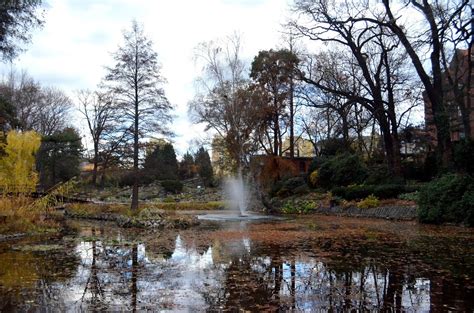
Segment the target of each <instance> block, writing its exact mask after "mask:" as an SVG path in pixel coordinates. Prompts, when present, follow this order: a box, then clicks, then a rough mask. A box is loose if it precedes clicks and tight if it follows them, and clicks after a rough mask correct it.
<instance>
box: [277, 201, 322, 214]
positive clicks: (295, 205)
mask: <svg viewBox="0 0 474 313" xmlns="http://www.w3.org/2000/svg"><path fill="white" fill-rule="evenodd" d="M315 208H316V203H315V202H314V201H299V202H293V201H287V202H286V203H285V205H284V206H283V207H282V208H281V211H282V213H284V214H308V213H310V212H311V211H313V210H314V209H315Z"/></svg>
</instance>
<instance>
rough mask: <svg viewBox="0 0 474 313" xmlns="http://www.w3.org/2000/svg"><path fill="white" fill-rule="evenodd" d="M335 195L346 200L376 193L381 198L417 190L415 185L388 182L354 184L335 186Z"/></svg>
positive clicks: (393, 196) (333, 191) (389, 197)
mask: <svg viewBox="0 0 474 313" xmlns="http://www.w3.org/2000/svg"><path fill="white" fill-rule="evenodd" d="M331 191H332V193H333V194H334V195H335V196H338V197H341V198H343V199H346V200H359V199H364V198H366V197H368V196H370V195H374V196H376V197H377V198H379V199H391V198H397V197H398V196H399V195H400V194H403V193H409V192H414V191H416V187H415V186H407V185H397V184H387V185H353V186H348V187H336V188H333V189H332V190H331Z"/></svg>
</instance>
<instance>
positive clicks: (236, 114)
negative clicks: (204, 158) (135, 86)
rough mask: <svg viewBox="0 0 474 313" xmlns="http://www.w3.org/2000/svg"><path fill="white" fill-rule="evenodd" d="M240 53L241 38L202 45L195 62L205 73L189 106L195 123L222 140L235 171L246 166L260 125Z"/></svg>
mask: <svg viewBox="0 0 474 313" xmlns="http://www.w3.org/2000/svg"><path fill="white" fill-rule="evenodd" d="M240 53H241V47H240V38H239V37H238V36H233V37H229V38H227V40H225V41H223V42H218V41H217V42H215V41H211V42H206V43H202V44H200V45H199V46H198V48H197V49H196V59H197V61H199V63H200V64H203V71H202V74H201V76H200V77H199V78H198V79H197V81H198V90H197V93H196V96H195V97H194V99H193V100H192V101H191V102H190V103H189V112H190V115H191V117H192V119H193V120H194V122H196V123H204V124H205V125H206V130H209V129H212V130H213V131H215V132H216V133H217V134H218V136H219V137H220V138H222V139H223V143H224V145H225V149H226V150H227V152H228V153H229V155H230V156H231V159H232V160H231V161H232V163H233V166H232V167H233V168H234V169H233V170H237V168H240V167H241V166H242V164H243V163H245V155H246V154H248V152H249V151H251V150H252V144H251V136H250V134H251V133H252V132H253V131H254V130H255V127H256V122H257V121H258V119H256V113H257V109H258V108H257V107H256V106H255V103H254V102H253V101H252V98H253V95H254V94H253V93H252V91H251V89H249V86H248V82H247V80H246V78H245V64H244V62H243V61H242V59H241V57H240Z"/></svg>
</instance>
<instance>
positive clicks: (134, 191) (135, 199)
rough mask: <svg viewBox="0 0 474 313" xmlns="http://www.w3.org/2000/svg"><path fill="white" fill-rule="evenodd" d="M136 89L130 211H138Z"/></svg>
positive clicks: (136, 88)
mask: <svg viewBox="0 0 474 313" xmlns="http://www.w3.org/2000/svg"><path fill="white" fill-rule="evenodd" d="M138 178H139V177H138V87H137V82H136V84H135V125H134V132H133V189H132V205H131V207H130V209H131V210H132V211H137V210H138Z"/></svg>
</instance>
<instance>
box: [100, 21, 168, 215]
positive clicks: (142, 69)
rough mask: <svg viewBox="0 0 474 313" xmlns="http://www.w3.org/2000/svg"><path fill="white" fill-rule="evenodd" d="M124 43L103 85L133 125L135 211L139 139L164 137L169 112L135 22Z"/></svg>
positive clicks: (151, 54)
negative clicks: (162, 134) (157, 134)
mask: <svg viewBox="0 0 474 313" xmlns="http://www.w3.org/2000/svg"><path fill="white" fill-rule="evenodd" d="M123 40H124V43H123V45H122V46H119V48H118V50H117V52H115V53H114V54H113V58H114V60H115V62H116V63H115V65H114V66H113V67H109V68H107V71H108V73H107V75H106V77H105V83H106V85H107V87H108V89H109V90H110V91H111V92H112V93H113V94H114V96H115V99H116V101H117V105H118V106H119V107H120V109H121V112H122V114H121V115H122V118H123V123H124V124H128V123H130V124H132V125H133V126H132V127H131V129H132V133H133V172H134V183H133V189H132V203H131V209H132V210H136V209H138V183H139V149H140V138H143V137H145V136H146V135H147V134H149V133H150V132H154V133H159V132H161V133H167V132H168V129H167V124H168V123H169V122H170V120H171V116H170V110H171V108H172V106H171V104H170V103H169V101H168V99H167V98H166V97H165V93H164V90H163V88H162V87H161V86H162V85H163V83H164V82H165V79H164V78H163V77H162V75H161V69H160V65H159V63H158V54H157V53H156V52H155V51H154V50H153V43H152V41H151V40H149V39H148V38H147V37H146V36H145V34H144V32H143V27H142V26H140V25H139V24H138V23H137V22H136V21H133V22H132V27H131V29H130V30H129V31H124V33H123Z"/></svg>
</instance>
